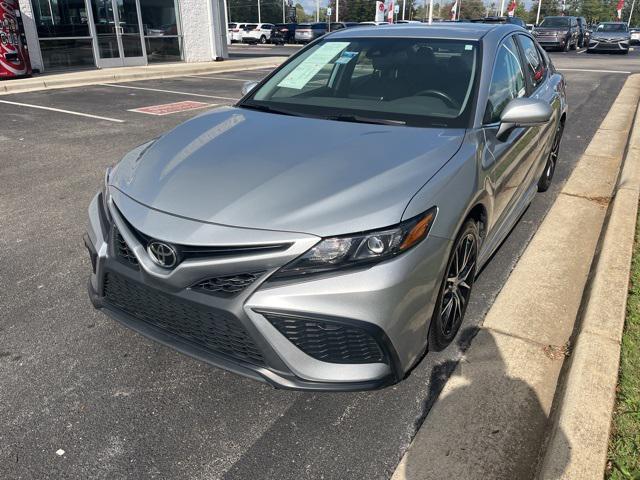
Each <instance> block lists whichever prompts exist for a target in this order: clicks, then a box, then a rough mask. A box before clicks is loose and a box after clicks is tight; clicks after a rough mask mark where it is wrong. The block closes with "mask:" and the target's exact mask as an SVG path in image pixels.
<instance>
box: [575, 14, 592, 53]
mask: <svg viewBox="0 0 640 480" xmlns="http://www.w3.org/2000/svg"><path fill="white" fill-rule="evenodd" d="M576 20H577V21H578V48H582V47H585V46H587V45H589V37H590V35H591V31H590V30H589V25H588V24H587V19H586V18H584V17H576Z"/></svg>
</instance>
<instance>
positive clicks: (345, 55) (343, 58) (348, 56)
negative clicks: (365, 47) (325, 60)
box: [336, 50, 358, 65]
mask: <svg viewBox="0 0 640 480" xmlns="http://www.w3.org/2000/svg"><path fill="white" fill-rule="evenodd" d="M357 56H358V52H347V51H346V50H345V51H344V52H342V55H340V58H338V60H336V63H338V64H341V65H342V64H345V63H349V62H350V61H351V60H353V59H354V58H356V57H357Z"/></svg>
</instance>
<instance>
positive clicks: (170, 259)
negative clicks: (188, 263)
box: [147, 242, 178, 268]
mask: <svg viewBox="0 0 640 480" xmlns="http://www.w3.org/2000/svg"><path fill="white" fill-rule="evenodd" d="M147 253H149V256H150V257H151V260H153V261H154V262H155V263H156V264H158V265H160V266H161V267H164V268H172V267H175V266H176V263H178V253H177V252H176V249H175V248H173V247H172V246H171V245H167V244H166V243H163V242H151V243H150V244H149V245H148V246H147Z"/></svg>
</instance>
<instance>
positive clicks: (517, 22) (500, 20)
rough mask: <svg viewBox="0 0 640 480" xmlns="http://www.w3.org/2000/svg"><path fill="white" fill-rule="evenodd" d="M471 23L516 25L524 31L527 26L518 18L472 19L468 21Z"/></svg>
mask: <svg viewBox="0 0 640 480" xmlns="http://www.w3.org/2000/svg"><path fill="white" fill-rule="evenodd" d="M470 22H471V23H508V24H511V25H517V26H519V27H522V28H524V29H525V30H526V28H527V24H526V23H525V22H524V20H523V19H521V18H520V17H509V16H507V17H484V18H474V19H472V20H470Z"/></svg>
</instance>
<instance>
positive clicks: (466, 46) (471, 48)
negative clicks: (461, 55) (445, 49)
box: [464, 45, 473, 50]
mask: <svg viewBox="0 0 640 480" xmlns="http://www.w3.org/2000/svg"><path fill="white" fill-rule="evenodd" d="M464 49H465V50H473V45H465V46H464Z"/></svg>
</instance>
